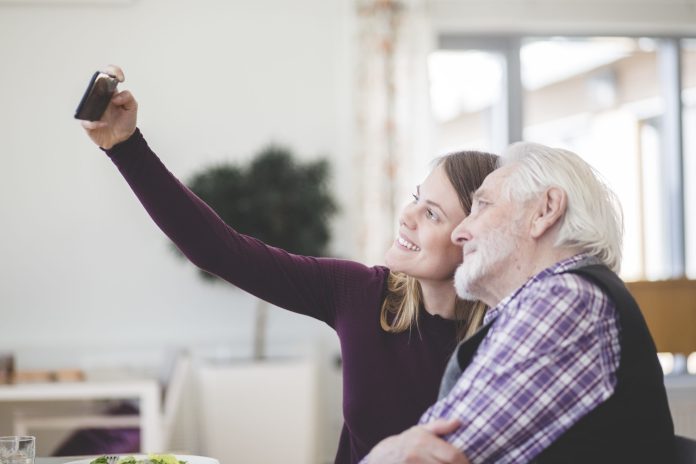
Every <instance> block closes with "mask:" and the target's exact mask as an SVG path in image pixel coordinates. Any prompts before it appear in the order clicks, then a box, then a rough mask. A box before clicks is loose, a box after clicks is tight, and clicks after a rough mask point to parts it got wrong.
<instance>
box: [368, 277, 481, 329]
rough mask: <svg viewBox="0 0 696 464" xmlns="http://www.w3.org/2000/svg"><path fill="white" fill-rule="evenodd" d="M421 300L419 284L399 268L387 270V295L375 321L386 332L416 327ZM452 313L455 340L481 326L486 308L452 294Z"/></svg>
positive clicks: (421, 294)
mask: <svg viewBox="0 0 696 464" xmlns="http://www.w3.org/2000/svg"><path fill="white" fill-rule="evenodd" d="M422 303H423V293H422V292H421V288H420V284H419V283H418V280H416V279H415V278H414V277H411V276H409V275H406V274H404V273H402V272H390V273H389V277H388V278H387V297H386V298H385V299H384V303H382V311H381V312H380V315H379V323H380V325H381V326H382V329H383V330H384V331H386V332H391V333H399V332H404V331H406V330H410V329H411V328H412V327H414V326H415V327H416V328H418V314H419V311H420V307H421V305H422ZM454 305H455V306H454V315H455V320H456V321H457V340H463V339H465V338H467V337H469V336H470V335H471V334H473V333H474V332H476V330H477V329H478V328H479V327H480V326H481V322H482V321H483V316H484V315H485V314H486V310H487V309H488V308H487V306H486V305H485V304H483V303H482V302H480V301H466V300H462V299H459V298H456V302H455V304H454Z"/></svg>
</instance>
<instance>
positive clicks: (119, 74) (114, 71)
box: [101, 64, 126, 82]
mask: <svg viewBox="0 0 696 464" xmlns="http://www.w3.org/2000/svg"><path fill="white" fill-rule="evenodd" d="M101 71H102V72H105V73H107V74H111V75H112V76H115V77H116V79H118V81H119V82H123V81H125V80H126V76H125V75H124V74H123V70H122V69H121V68H119V67H118V66H116V65H115V64H108V65H106V66H104V68H103V69H102V70H101Z"/></svg>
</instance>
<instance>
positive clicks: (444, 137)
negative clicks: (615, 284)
mask: <svg viewBox="0 0 696 464" xmlns="http://www.w3.org/2000/svg"><path fill="white" fill-rule="evenodd" d="M109 63H114V64H118V65H119V66H121V67H122V68H123V69H124V71H125V74H126V82H125V85H122V86H121V88H127V89H129V90H131V91H132V92H133V93H134V94H135V96H136V98H137V99H138V102H139V122H138V125H139V127H140V128H141V130H142V131H143V133H144V135H145V137H146V139H147V140H148V142H149V144H150V145H151V147H152V148H153V149H154V151H155V152H156V153H158V154H159V155H160V157H161V158H162V159H163V160H164V162H165V163H166V164H167V166H168V167H169V169H170V170H171V171H172V172H174V173H175V174H176V175H177V176H178V177H179V178H181V179H184V180H187V179H190V178H191V176H192V175H194V174H195V173H196V172H198V171H200V170H201V169H202V168H204V167H206V166H209V165H211V164H215V163H222V162H237V163H244V162H248V161H250V160H251V159H252V158H253V156H254V154H255V153H258V152H259V151H260V150H261V149H262V148H263V147H265V146H268V145H269V144H282V145H284V146H287V147H289V148H290V149H292V151H293V152H294V153H295V154H296V155H297V157H298V159H299V160H300V161H307V162H309V161H314V160H318V159H326V160H328V163H329V167H330V172H331V173H332V174H331V176H330V190H331V192H332V194H333V196H334V198H335V200H336V203H337V205H338V207H339V210H338V214H336V215H335V216H333V218H332V220H331V223H330V229H331V232H332V234H331V235H332V238H331V242H330V251H329V253H328V254H330V255H332V256H337V257H344V258H349V259H355V260H359V261H362V262H365V263H367V264H381V263H382V255H383V253H384V251H386V249H387V248H388V246H389V244H390V243H391V241H392V240H393V236H394V230H395V225H396V217H397V214H398V211H399V209H400V208H401V206H402V205H403V204H404V203H405V202H406V201H408V196H409V193H411V191H412V189H413V186H414V185H416V184H417V183H419V182H420V181H421V180H422V179H423V178H424V177H425V175H426V174H427V171H428V166H429V163H430V162H431V160H432V159H433V158H434V157H435V156H437V155H441V154H443V153H446V152H448V151H452V150H459V149H483V150H489V151H495V152H499V151H500V150H502V149H503V148H504V147H505V146H506V145H507V144H508V143H510V142H514V141H517V140H530V141H536V142H540V143H545V144H549V145H554V146H560V147H565V148H569V149H571V150H573V151H576V152H578V153H579V154H580V155H582V156H583V157H585V158H586V159H587V160H588V161H589V162H591V163H592V164H593V165H594V166H595V167H596V168H597V169H598V170H599V171H600V172H601V173H602V174H603V175H604V177H605V178H606V180H607V182H608V183H609V184H610V185H611V186H612V187H613V188H614V189H615V190H616V192H617V193H618V194H619V197H620V199H621V201H622V204H623V208H624V214H625V223H626V234H625V237H624V241H625V244H624V262H623V269H622V274H623V277H624V278H625V279H626V280H628V281H630V282H631V283H630V286H631V290H632V291H633V292H634V294H635V295H636V296H637V297H638V299H639V301H640V302H641V304H642V309H643V310H644V312H645V314H646V319H648V323H649V325H650V327H651V330H652V331H653V334H654V336H655V338H656V341H657V344H658V349H659V350H660V351H661V352H664V354H663V355H661V359H662V360H663V367H664V368H665V373H666V374H668V375H667V377H666V378H667V379H668V380H669V381H670V382H672V384H670V388H671V394H670V395H671V396H670V400H671V401H672V405H673V414H675V422H676V423H677V426H678V431H681V433H682V434H684V435H689V436H692V437H696V384H695V383H694V382H693V381H692V378H693V377H692V376H690V375H689V372H691V373H692V374H693V373H696V358H694V357H693V356H692V357H691V358H689V357H688V356H689V354H690V353H692V352H694V351H696V287H695V284H694V282H693V281H692V280H691V279H694V278H696V230H694V229H695V228H696V219H695V218H696V187H694V185H693V183H691V182H690V181H689V179H690V176H689V173H692V174H693V173H694V172H696V139H695V138H694V131H693V128H694V124H695V123H696V0H602V1H598V0H597V1H596V0H403V1H396V0H292V1H289V0H227V1H222V0H199V1H196V2H193V1H184V0H27V1H24V0H0V159H1V160H2V164H1V167H0V218H1V219H0V220H1V221H2V223H1V225H2V227H1V228H0V263H1V264H0V352H3V353H5V356H6V357H11V358H12V359H13V363H14V368H15V370H16V371H17V372H18V373H20V372H24V373H26V374H27V377H26V379H28V380H27V382H29V381H30V380H31V379H32V377H31V375H32V374H33V375H35V377H33V378H35V379H39V380H38V381H42V380H46V378H47V377H46V376H48V377H51V378H52V379H53V380H56V379H58V380H60V375H56V373H60V372H71V373H74V374H75V375H76V376H77V377H79V378H85V379H87V380H90V379H105V378H106V379H112V378H120V377H123V376H126V375H127V376H133V377H148V378H156V379H157V382H158V383H160V384H170V383H171V381H172V379H174V378H175V377H176V376H173V375H172V374H171V372H172V371H173V370H174V371H175V370H176V369H174V368H172V366H177V361H176V360H178V359H180V358H181V356H180V353H182V352H186V353H188V354H189V356H188V357H187V359H189V358H190V359H192V361H193V369H192V370H191V371H190V372H191V374H190V375H188V376H186V378H187V379H188V383H187V384H188V386H187V387H186V388H184V391H185V393H183V394H181V396H177V398H179V399H181V404H180V406H179V407H178V408H176V410H177V414H179V416H180V419H179V420H175V421H173V422H174V423H175V425H176V426H175V427H174V428H175V429H176V430H174V431H172V430H168V431H166V432H162V431H158V432H157V433H158V434H159V435H161V436H162V437H164V436H165V435H166V436H167V437H169V438H168V439H167V440H165V441H160V442H159V444H158V446H161V447H164V448H167V449H172V450H184V451H189V452H192V453H199V454H208V455H215V456H229V459H228V460H225V459H221V462H232V459H233V458H235V459H239V461H238V462H252V461H247V460H244V459H243V458H241V457H240V456H242V454H241V453H242V451H241V449H242V448H243V445H244V444H243V443H240V442H235V441H234V440H233V439H231V438H230V437H231V436H232V437H235V436H236V437H238V438H240V440H241V441H243V442H245V443H246V444H249V443H251V444H252V445H253V446H256V445H258V444H259V443H263V440H268V439H269V434H268V433H267V434H266V435H265V436H264V435H262V436H261V437H259V436H258V435H256V436H254V435H249V436H246V435H243V434H242V431H241V430H242V429H243V428H244V425H239V424H235V423H234V420H233V418H234V417H235V416H239V417H242V413H241V411H242V409H244V408H243V406H244V405H243V404H239V402H237V403H235V401H234V398H235V397H237V398H241V397H242V393H241V392H237V394H235V393H234V392H235V391H236V390H234V389H235V388H237V387H239V385H241V384H242V383H243V382H246V380H244V381H242V380H240V377H237V376H243V375H246V374H245V373H244V372H246V371H245V370H253V368H254V367H255V366H256V367H258V366H257V365H258V364H264V365H273V364H276V365H277V366H276V367H278V366H280V368H282V369H291V368H292V367H295V368H297V371H296V372H295V373H292V372H293V371H292V370H288V371H286V372H285V374H282V375H288V376H290V377H291V378H292V379H295V380H292V381H290V382H289V384H290V383H293V382H294V383H296V388H297V391H298V393H293V392H292V391H291V390H292V386H291V385H289V384H288V385H283V387H281V386H280V385H281V384H279V383H278V381H277V379H278V377H277V375H278V374H273V375H274V376H273V377H266V378H265V379H266V380H264V381H262V383H261V384H254V383H253V382H252V381H249V382H250V383H249V384H248V385H249V389H250V391H252V392H255V394H256V398H257V399H256V401H258V402H260V403H263V402H264V401H266V402H268V397H270V396H273V395H277V394H280V393H282V392H285V394H287V395H288V398H293V399H294V400H292V401H286V402H284V403H281V404H285V405H286V406H287V408H288V409H287V411H284V414H285V415H289V416H293V415H294V414H296V413H295V412H293V411H292V410H291V409H290V408H291V407H295V408H296V409H297V410H298V411H299V412H297V414H303V418H302V419H296V421H295V422H294V424H295V425H294V426H293V427H292V428H293V433H296V434H298V435H297V437H295V438H292V437H291V438H292V439H291V440H290V441H289V443H290V444H288V445H287V446H288V447H289V448H293V449H295V448H297V449H298V450H299V449H300V448H301V450H299V451H298V456H300V457H298V458H297V459H298V461H297V462H316V463H320V462H331V461H332V459H333V456H334V453H335V447H336V443H337V440H338V433H339V432H340V427H341V423H342V419H341V412H340V398H341V391H340V388H341V387H340V382H341V380H340V367H339V366H340V353H339V347H338V343H337V340H336V339H335V336H334V333H333V331H332V330H331V329H330V328H328V327H326V326H325V325H324V324H322V323H319V322H316V321H313V320H311V319H308V318H305V317H301V316H297V315H293V314H289V313H287V312H285V311H282V310H280V309H278V308H270V312H269V315H268V320H267V325H266V327H265V335H266V345H267V346H266V348H267V355H268V359H267V360H266V361H264V362H263V363H256V362H253V360H252V351H253V345H254V343H253V342H254V324H255V322H254V321H255V313H256V308H257V302H256V301H255V299H254V298H253V297H251V296H250V295H248V294H245V293H244V292H242V291H241V290H239V289H236V288H234V287H232V286H229V285H224V284H221V283H210V282H206V281H204V280H202V279H200V278H199V276H198V275H197V273H196V271H195V269H194V268H193V266H192V265H190V264H188V263H186V262H184V261H183V260H182V259H180V258H179V257H178V256H177V255H176V253H174V252H173V251H172V248H171V246H170V245H169V244H168V242H167V239H166V238H165V237H164V236H163V234H162V233H161V232H160V231H159V230H158V229H157V228H156V227H155V226H154V225H153V224H152V223H151V221H150V219H149V218H148V217H147V215H146V213H145V212H144V211H143V209H142V207H141V206H140V205H139V203H138V202H137V201H136V200H135V198H134V197H133V195H132V194H131V193H130V191H129V189H128V188H127V186H126V184H125V182H124V181H123V180H122V178H121V177H120V175H119V174H118V172H117V171H116V169H115V168H114V167H113V165H112V164H111V162H110V161H109V160H108V158H107V157H106V156H105V155H104V154H103V153H102V152H101V151H100V150H99V149H97V148H96V147H95V146H94V145H93V144H92V143H91V141H89V140H88V138H87V137H86V136H85V134H84V133H83V130H82V128H81V127H80V125H79V123H78V122H77V121H75V120H74V119H73V118H72V115H73V113H74V110H75V108H76V106H77V103H78V102H79V99H80V97H81V96H82V93H83V91H84V88H85V86H86V85H87V82H88V80H89V77H90V75H91V74H92V73H93V72H94V71H95V70H97V69H99V68H100V67H102V66H104V65H106V64H109ZM232 225H234V224H232ZM242 371H244V372H242ZM42 373H43V374H46V373H48V374H46V375H45V376H43V377H42ZM260 375H261V376H263V375H266V374H260ZM293 376H295V377H293ZM68 377H69V376H68ZM245 378H246V377H245ZM262 378H263V377H262ZM269 379H276V381H275V382H273V381H269ZM670 379H671V380H670ZM258 385H262V387H258ZM165 392H166V390H165ZM223 393H226V394H223ZM217 394H221V395H222V396H221V397H220V398H221V399H218V397H217V396H216V395H217ZM2 395H3V393H2V390H1V389H0V400H2V399H3V396H2ZM46 395H47V396H48V395H49V394H48V393H47V394H46ZM20 396H21V395H20ZM126 396H127V395H126ZM252 397H253V396H252ZM13 398H14V399H13ZM44 399H45V398H44ZM131 399H132V398H131ZM40 401H41V398H39V399H38V400H37V399H34V400H31V401H29V400H27V399H26V398H25V399H22V398H20V397H19V396H18V397H12V396H11V395H10V394H8V395H7V398H6V399H5V400H4V401H0V435H3V434H10V433H12V431H13V428H14V429H15V430H16V426H17V423H18V422H19V423H20V425H21V424H22V420H23V418H25V417H28V416H31V412H32V408H33V411H34V413H35V412H36V410H39V411H40V412H41V414H43V413H45V412H46V411H51V410H52V408H53V409H55V410H56V414H60V415H66V414H68V413H69V414H68V415H71V414H72V413H73V409H76V408H77V406H75V405H74V404H72V403H71V404H70V405H68V406H66V405H63V404H61V405H53V404H52V405H49V404H48V403H49V402H48V401H47V402H45V403H43V402H40ZM245 401H246V400H244V401H242V403H245ZM211 402H212V403H211ZM215 402H217V403H215ZM220 403H225V404H226V405H227V406H226V407H228V408H229V409H228V410H226V411H227V412H225V413H221V411H220V410H219V408H220V407H221V406H220ZM289 403H294V404H289ZM247 405H248V404H247ZM140 406H142V404H141V405H140ZM252 409H253V408H252ZM27 411H29V412H27ZM164 412H165V411H160V413H162V414H164ZM213 412H215V413H216V414H213ZM276 413H277V410H276ZM295 417H299V416H295ZM274 419H277V418H276V417H274ZM297 421H300V422H297ZM302 421H306V422H302ZM160 422H161V421H160ZM29 423H30V424H32V423H31V422H29ZM158 423H159V422H158ZM292 423H293V422H291V424H292ZM298 423H301V424H305V425H304V426H298V425H297V424H298ZM33 424H34V425H32V427H36V429H35V430H31V433H34V434H36V435H37V436H38V437H39V442H38V443H39V450H40V453H42V454H44V455H47V454H50V453H52V452H53V451H54V448H55V447H56V446H57V444H59V443H60V442H61V441H62V440H64V439H65V437H66V436H68V434H69V433H70V429H71V428H70V427H69V426H66V427H62V428H61V427H49V426H45V424H46V422H43V424H44V425H43V427H44V429H42V422H41V421H36V422H35V423H33ZM235 427H241V428H240V429H235ZM220 430H224V431H225V434H224V436H223V437H222V438H215V437H214V435H215V432H216V431H220ZM285 430H287V428H285ZM286 435H287V434H286ZM42 437H43V438H42ZM242 438H243V439H242ZM286 438H287V437H286ZM281 448H283V447H281ZM257 449H258V447H257ZM287 453H288V451H287V449H286V450H285V460H284V461H283V462H291V459H290V458H289V457H288V456H289V455H288V454H287ZM268 459H270V458H262V459H261V460H260V461H259V462H269V460H268Z"/></svg>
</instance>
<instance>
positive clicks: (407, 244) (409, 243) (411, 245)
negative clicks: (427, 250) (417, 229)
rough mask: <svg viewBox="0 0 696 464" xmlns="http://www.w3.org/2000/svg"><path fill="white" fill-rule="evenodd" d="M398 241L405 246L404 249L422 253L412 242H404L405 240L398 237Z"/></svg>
mask: <svg viewBox="0 0 696 464" xmlns="http://www.w3.org/2000/svg"><path fill="white" fill-rule="evenodd" d="M396 241H397V242H399V245H401V246H404V247H406V248H408V249H409V250H411V251H420V248H419V247H417V246H416V245H414V244H413V243H411V242H409V241H407V240H404V239H403V238H401V237H397V238H396Z"/></svg>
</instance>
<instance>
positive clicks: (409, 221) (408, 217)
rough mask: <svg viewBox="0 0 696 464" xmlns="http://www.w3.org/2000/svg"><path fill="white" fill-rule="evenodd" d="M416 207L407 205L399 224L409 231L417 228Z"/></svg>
mask: <svg viewBox="0 0 696 464" xmlns="http://www.w3.org/2000/svg"><path fill="white" fill-rule="evenodd" d="M415 209H416V208H415V207H414V205H406V207H404V209H403V210H402V211H401V216H400V217H399V224H401V225H404V226H406V227H408V228H409V229H415V228H416V220H415V216H414V212H415Z"/></svg>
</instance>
